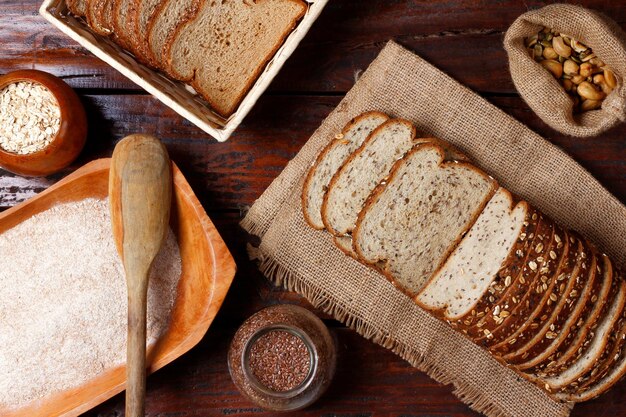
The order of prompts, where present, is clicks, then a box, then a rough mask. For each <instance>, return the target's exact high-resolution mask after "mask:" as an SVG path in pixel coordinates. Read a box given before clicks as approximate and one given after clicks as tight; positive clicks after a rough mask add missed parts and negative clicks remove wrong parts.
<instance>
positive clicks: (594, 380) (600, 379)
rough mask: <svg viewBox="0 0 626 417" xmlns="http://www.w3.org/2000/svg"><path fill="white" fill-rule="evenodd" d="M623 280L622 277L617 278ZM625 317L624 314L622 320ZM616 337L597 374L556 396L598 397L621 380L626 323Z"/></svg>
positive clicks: (625, 367)
mask: <svg viewBox="0 0 626 417" xmlns="http://www.w3.org/2000/svg"><path fill="white" fill-rule="evenodd" d="M616 279H617V280H618V281H622V280H623V279H622V278H621V277H619V278H616ZM623 320H624V317H623V315H622V321H623ZM612 337H613V339H615V346H614V348H613V349H612V350H611V351H610V353H609V355H608V359H607V361H606V362H605V363H604V364H603V365H602V366H599V367H596V368H595V369H594V371H595V372H596V374H595V376H594V375H592V374H593V371H592V373H591V374H589V375H588V377H589V378H588V379H587V380H586V381H584V382H582V384H580V385H579V387H578V389H576V390H575V392H559V393H556V397H557V398H558V399H559V400H561V401H569V402H582V401H587V400H591V399H593V398H596V397H597V396H599V395H600V394H603V393H604V392H606V391H607V390H608V389H609V388H611V387H612V386H613V385H615V384H616V383H617V382H618V381H620V380H621V379H622V378H623V376H624V375H625V374H626V324H625V323H622V328H621V329H620V331H619V332H618V333H616V334H615V335H614V336H612Z"/></svg>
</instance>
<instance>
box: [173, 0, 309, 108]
mask: <svg viewBox="0 0 626 417" xmlns="http://www.w3.org/2000/svg"><path fill="white" fill-rule="evenodd" d="M306 10H307V3H306V2H304V1H302V0H257V1H256V2H249V1H245V0H228V1H212V0H211V1H209V0H205V1H203V2H202V4H201V6H200V9H199V11H198V13H197V14H196V16H195V17H194V18H193V19H191V20H188V21H186V22H184V23H182V24H181V25H179V26H178V27H177V28H176V29H175V33H174V34H173V36H172V37H171V39H169V40H168V41H167V44H166V49H165V51H166V52H165V54H164V57H165V58H166V59H167V70H168V72H169V73H170V74H172V75H173V76H174V77H175V78H176V79H179V80H181V81H184V82H189V83H190V84H191V85H192V86H193V88H194V89H195V90H196V91H197V92H199V93H200V94H201V95H202V96H203V97H204V98H205V99H206V100H207V102H208V103H209V104H210V106H211V107H212V108H213V110H214V111H215V112H217V113H218V114H220V115H221V116H223V117H229V116H230V115H231V114H232V113H233V112H234V111H235V110H236V109H237V107H238V106H239V104H240V103H241V101H242V99H243V97H244V96H245V95H246V93H247V92H248V90H249V89H250V88H251V87H252V85H253V84H254V82H255V81H256V80H257V78H258V76H259V74H260V73H261V72H262V71H263V69H264V68H265V66H266V64H267V62H268V61H269V59H270V58H271V57H273V56H274V53H275V52H276V51H277V50H278V48H280V46H281V45H282V44H283V42H284V40H285V39H286V38H287V36H288V35H289V33H291V32H292V31H293V29H294V28H295V26H296V23H297V22H298V20H300V18H302V16H304V14H305V12H306Z"/></svg>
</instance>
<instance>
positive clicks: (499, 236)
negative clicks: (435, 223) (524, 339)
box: [416, 188, 533, 321]
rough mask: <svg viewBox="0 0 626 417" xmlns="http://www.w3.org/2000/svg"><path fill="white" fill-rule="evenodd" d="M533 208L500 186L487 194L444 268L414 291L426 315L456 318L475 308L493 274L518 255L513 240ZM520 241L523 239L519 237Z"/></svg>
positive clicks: (493, 280)
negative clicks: (490, 193)
mask: <svg viewBox="0 0 626 417" xmlns="http://www.w3.org/2000/svg"><path fill="white" fill-rule="evenodd" d="M532 213H533V211H532V209H530V208H529V206H528V204H527V203H526V202H524V201H521V202H519V203H517V204H515V202H514V201H513V197H512V196H511V193H509V192H508V191H507V190H505V189H503V188H500V189H498V191H497V192H496V193H495V194H494V195H493V197H491V200H490V201H489V202H488V203H487V205H486V206H485V208H484V209H483V211H482V213H480V215H479V216H478V219H477V220H476V223H474V224H473V225H472V227H471V228H470V230H469V231H468V232H467V234H466V235H465V236H464V237H463V239H462V240H461V242H460V243H459V245H458V246H457V247H456V248H455V249H454V251H453V252H452V253H451V254H450V256H449V257H448V259H447V260H446V261H445V263H444V264H443V266H442V267H441V268H440V269H439V270H438V271H437V272H436V273H435V274H434V275H433V278H432V279H431V280H430V281H429V282H428V284H427V285H426V286H425V287H424V288H423V289H422V291H420V293H419V294H418V295H417V298H416V299H417V300H418V302H419V303H420V305H422V306H423V307H425V308H427V309H428V310H429V311H431V313H433V314H435V315H436V316H438V317H442V318H444V319H446V320H454V321H456V320H459V319H462V318H463V317H465V316H467V315H468V314H471V311H472V310H474V311H475V310H476V307H477V305H478V304H479V302H480V301H481V300H483V299H484V298H485V297H486V295H487V294H489V288H492V286H493V283H494V282H496V279H497V278H498V277H499V276H498V272H499V271H500V270H502V269H503V268H506V267H507V266H508V264H509V263H511V262H514V261H515V260H516V259H517V256H516V254H515V252H516V250H518V245H517V242H518V241H519V240H520V236H521V235H522V234H526V229H525V227H524V224H529V223H530V221H531V219H530V217H529V216H532ZM522 241H524V239H522Z"/></svg>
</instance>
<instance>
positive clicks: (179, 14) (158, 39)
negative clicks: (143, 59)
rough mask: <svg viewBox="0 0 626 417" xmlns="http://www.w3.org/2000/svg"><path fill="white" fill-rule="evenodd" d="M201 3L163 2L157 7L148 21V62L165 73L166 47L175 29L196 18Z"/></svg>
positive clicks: (189, 0) (184, 0) (197, 0)
mask: <svg viewBox="0 0 626 417" xmlns="http://www.w3.org/2000/svg"><path fill="white" fill-rule="evenodd" d="M202 1H203V0H164V1H163V2H162V3H160V4H159V5H158V6H157V9H156V10H155V12H154V13H153V14H152V16H151V17H150V19H149V21H148V28H147V38H146V39H147V45H146V46H147V48H146V53H147V57H148V61H149V62H151V63H153V64H155V65H156V66H157V68H159V69H162V70H164V71H166V72H167V59H166V58H165V54H166V53H167V51H166V46H167V45H168V44H169V43H170V42H171V38H172V37H173V36H174V34H175V33H176V29H177V28H178V27H179V26H180V25H182V24H184V23H185V22H188V21H189V20H191V19H193V18H194V17H195V16H196V14H197V13H198V10H199V9H200V4H201V3H202Z"/></svg>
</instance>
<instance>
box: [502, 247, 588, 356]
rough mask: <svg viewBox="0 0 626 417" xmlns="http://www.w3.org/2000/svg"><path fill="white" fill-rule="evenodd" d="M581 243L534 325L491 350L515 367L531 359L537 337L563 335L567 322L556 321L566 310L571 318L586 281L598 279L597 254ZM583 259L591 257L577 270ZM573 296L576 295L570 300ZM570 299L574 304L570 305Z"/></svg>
mask: <svg viewBox="0 0 626 417" xmlns="http://www.w3.org/2000/svg"><path fill="white" fill-rule="evenodd" d="M577 240H578V246H579V250H578V251H577V253H574V252H573V251H572V249H573V245H574V244H573V243H571V245H570V249H569V255H568V256H567V257H566V258H565V259H564V260H563V261H562V262H561V265H560V266H559V268H558V269H557V271H556V273H555V274H554V277H553V278H552V284H551V285H550V286H549V287H548V290H547V291H546V297H545V298H544V299H542V300H541V303H540V305H539V307H538V308H537V309H536V312H535V313H534V317H533V318H532V320H529V322H530V324H529V325H528V326H527V327H526V328H525V329H524V328H521V331H518V332H516V333H514V334H513V335H512V336H510V337H509V338H507V340H505V341H503V342H501V343H500V344H499V345H495V346H493V347H492V348H491V351H492V352H495V353H497V354H502V355H503V357H504V359H505V360H506V361H507V362H509V363H511V364H517V363H520V362H524V361H525V360H526V359H527V358H528V357H529V351H530V350H531V349H532V348H533V347H534V345H535V344H536V342H537V340H538V339H537V337H542V338H543V339H546V340H550V339H547V338H545V337H544V336H545V335H546V334H547V333H548V332H549V331H552V332H554V333H558V332H560V331H561V326H562V324H563V323H562V321H558V322H557V321H556V319H557V316H558V315H559V314H560V313H561V312H562V311H563V312H564V313H566V315H569V313H570V312H571V306H573V305H574V304H575V301H576V300H578V298H579V296H580V294H581V293H582V292H583V289H584V287H585V284H586V282H587V281H588V280H592V281H593V279H595V270H596V259H595V255H594V254H593V252H592V251H589V250H588V248H587V246H586V245H585V244H584V242H583V240H582V239H577ZM579 256H584V257H586V258H588V262H587V260H586V259H583V260H582V262H581V263H580V268H578V269H577V268H576V266H577V264H578V262H577V258H578V257H579ZM571 294H573V295H574V296H573V297H571V298H570V295H571ZM568 300H570V301H571V302H570V303H567V301H568ZM544 301H545V302H544ZM535 325H536V327H535ZM533 327H535V328H533Z"/></svg>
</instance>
